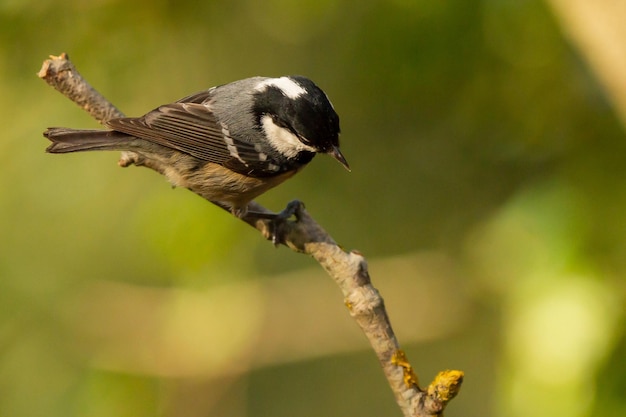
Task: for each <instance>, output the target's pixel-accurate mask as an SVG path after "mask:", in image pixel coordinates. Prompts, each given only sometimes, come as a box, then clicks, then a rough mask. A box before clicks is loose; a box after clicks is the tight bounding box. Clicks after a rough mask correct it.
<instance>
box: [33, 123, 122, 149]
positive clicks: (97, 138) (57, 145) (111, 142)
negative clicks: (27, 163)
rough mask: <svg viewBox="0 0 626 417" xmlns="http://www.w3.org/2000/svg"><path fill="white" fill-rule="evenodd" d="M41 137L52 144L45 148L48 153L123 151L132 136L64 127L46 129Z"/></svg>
mask: <svg viewBox="0 0 626 417" xmlns="http://www.w3.org/2000/svg"><path fill="white" fill-rule="evenodd" d="M43 135H44V136H45V137H47V138H48V139H49V140H50V141H51V142H52V144H51V145H50V146H48V148H46V152H49V153H68V152H81V151H105V150H109V151H123V150H126V149H128V146H129V144H130V142H131V141H132V140H133V139H134V137H133V136H130V135H127V134H125V133H121V132H116V131H114V130H81V129H68V128H64V127H51V128H48V130H46V131H45V132H43Z"/></svg>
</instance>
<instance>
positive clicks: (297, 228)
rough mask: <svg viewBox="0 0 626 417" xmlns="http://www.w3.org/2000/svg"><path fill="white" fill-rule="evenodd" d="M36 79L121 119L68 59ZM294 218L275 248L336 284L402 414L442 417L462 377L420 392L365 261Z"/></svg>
mask: <svg viewBox="0 0 626 417" xmlns="http://www.w3.org/2000/svg"><path fill="white" fill-rule="evenodd" d="M38 75H39V77H40V78H42V79H44V80H45V81H46V82H47V83H48V84H50V85H52V86H53V87H54V88H55V89H57V90H58V91H59V92H61V93H62V94H63V95H65V96H66V97H67V98H69V99H70V100H72V101H74V102H75V103H77V104H78V105H79V106H81V107H82V108H83V109H84V110H86V111H87V112H89V114H90V115H91V116H92V117H94V118H95V119H96V120H98V121H99V122H104V121H106V120H108V119H110V118H113V117H121V116H123V114H122V113H121V112H120V111H119V110H118V109H117V108H115V106H113V105H112V104H111V103H109V102H108V101H107V100H106V99H105V98H104V97H103V96H102V95H101V94H99V93H98V92H97V91H96V90H94V89H93V88H92V87H91V86H90V85H89V84H88V83H87V82H86V81H85V80H84V79H83V78H82V76H81V75H80V74H79V73H78V71H77V70H76V68H75V67H74V65H73V64H72V63H71V62H70V61H69V58H68V56H67V55H66V54H61V55H60V56H58V57H55V56H51V57H50V59H48V60H46V61H45V62H44V64H43V67H42V69H41V71H40V72H39V74H38ZM137 162H140V163H141V165H143V166H147V167H149V168H152V169H154V170H155V171H157V172H163V167H162V166H160V165H159V163H158V162H156V161H146V160H143V159H141V160H138V159H137V155H136V154H133V153H128V152H126V153H123V154H122V159H121V160H120V165H122V166H127V165H130V164H133V163H134V164H137ZM249 210H250V211H252V212H256V213H258V212H265V213H271V212H270V211H269V210H267V209H266V208H264V207H262V206H260V205H259V204H257V203H255V202H252V203H250V205H249ZM295 218H296V219H295V221H289V222H286V223H284V224H282V226H281V227H280V229H279V230H277V231H274V232H275V233H276V234H277V235H278V241H279V243H282V244H284V245H285V246H287V247H289V248H291V249H292V250H294V251H296V252H300V253H305V254H308V255H311V256H312V257H313V258H315V260H316V261H317V262H319V264H320V265H321V266H322V267H323V268H324V269H325V270H326V272H328V274H329V275H330V276H331V277H332V278H333V279H334V280H335V282H336V283H337V285H339V288H340V289H341V291H342V293H343V296H344V300H345V304H346V306H347V307H348V310H349V311H350V315H351V316H352V317H353V318H354V319H355V321H356V322H357V323H358V325H359V326H360V327H361V329H362V330H363V332H364V333H365V335H366V336H367V338H368V339H369V341H370V344H371V345H372V348H373V349H374V351H375V352H376V355H377V357H378V360H379V361H380V364H381V366H382V368H383V371H384V373H385V376H386V377H387V380H388V381H389V385H390V386H391V389H392V390H393V393H394V395H395V398H396V401H397V403H398V405H399V406H400V408H401V409H402V412H403V414H404V415H405V416H406V417H416V416H420V417H424V416H438V415H441V414H442V412H443V410H444V408H445V406H446V404H447V403H448V402H449V401H450V400H451V399H452V398H454V396H455V395H456V394H457V393H458V391H459V389H460V386H461V383H462V381H463V373H462V372H461V371H444V372H440V373H439V375H437V377H436V378H435V380H434V381H433V382H432V383H431V384H430V385H429V386H428V387H427V388H426V389H421V388H420V387H419V385H418V380H417V376H416V375H415V372H414V371H413V367H412V366H411V364H410V363H409V361H408V359H407V358H406V355H405V354H404V352H403V351H402V350H401V349H400V345H399V343H398V341H397V339H396V337H395V335H394V332H393V330H392V328H391V323H390V322H389V318H388V316H387V312H386V311H385V306H384V303H383V299H382V297H381V296H380V293H379V292H378V290H376V288H374V286H373V285H372V283H371V281H370V277H369V273H368V270H367V262H366V261H365V258H364V257H363V256H362V255H361V254H360V253H359V252H357V251H351V252H346V251H344V250H343V249H342V248H341V247H340V246H338V245H337V243H335V241H334V240H333V238H332V237H331V236H330V235H329V234H328V233H327V232H326V231H325V230H324V229H323V228H322V227H321V226H320V225H319V224H318V223H317V222H315V220H314V219H313V218H312V217H311V216H310V215H309V214H308V213H307V211H306V210H305V209H304V207H303V206H302V205H301V204H300V205H297V206H296V210H295ZM243 220H244V221H245V222H246V223H248V224H250V225H251V226H253V227H255V228H256V229H258V230H259V231H260V232H261V233H262V234H263V235H264V236H265V237H266V238H269V236H270V227H269V223H268V221H266V220H260V219H258V217H255V218H244V219H243Z"/></svg>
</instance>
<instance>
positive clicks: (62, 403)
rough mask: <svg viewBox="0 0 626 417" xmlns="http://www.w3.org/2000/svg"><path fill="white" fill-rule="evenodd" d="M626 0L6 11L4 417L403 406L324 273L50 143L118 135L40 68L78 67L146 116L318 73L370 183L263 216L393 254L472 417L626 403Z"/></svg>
mask: <svg viewBox="0 0 626 417" xmlns="http://www.w3.org/2000/svg"><path fill="white" fill-rule="evenodd" d="M618 4H622V3H621V2H620V1H608V0H607V1H603V2H588V4H587V6H584V2H581V1H580V0H576V1H574V0H572V1H571V2H569V3H568V2H566V1H565V2H564V1H561V0H550V1H540V0H527V1H524V0H517V1H516V0H480V1H465V0H445V1H444V0H438V1H432V0H431V1H427V0H387V1H377V0H360V1H350V0H342V1H332V0H303V1H298V2H296V1H287V0H265V1H263V2H260V1H256V0H232V1H204V2H195V1H183V0H177V1H172V0H170V1H168V0H150V1H147V0H142V1H135V2H123V1H119V0H94V1H89V2H86V1H82V0H69V1H55V0H0V53H1V58H0V111H1V114H2V118H1V119H2V121H3V123H2V134H1V135H2V140H1V141H0V164H1V165H0V166H1V167H2V168H1V169H0V172H2V175H0V188H1V189H2V192H1V193H0V236H1V238H0V417H5V416H7V417H8V416H23V417H28V416H42V415H45V416H49V417H53V416H63V417H67V416H86V415H88V416H96V417H98V416H115V417H123V416H133V417H138V416H155V415H158V416H167V417H170V416H181V417H182V416H184V417H196V416H273V417H277V416H319V415H323V416H345V415H359V416H381V415H385V416H399V415H401V414H400V411H399V410H398V408H397V406H396V405H395V403H394V399H393V397H392V395H391V392H390V391H389V389H388V387H387V386H386V382H385V380H384V377H383V375H382V372H381V371H380V369H379V365H378V363H377V361H376V359H375V357H374V355H373V354H372V353H371V352H370V351H369V348H368V345H367V341H366V339H365V338H364V337H363V336H362V335H361V334H359V331H358V329H356V325H355V324H354V323H352V322H351V321H350V319H349V317H348V314H347V312H346V311H345V308H344V307H343V303H342V299H341V294H340V292H339V290H338V289H337V288H336V287H335V286H334V284H333V283H332V282H331V280H330V279H328V277H327V276H325V274H324V272H323V271H322V270H321V268H319V266H317V265H316V264H315V263H314V261H313V260H312V259H310V258H308V257H305V256H301V255H297V254H295V253H292V252H290V251H289V250H287V249H285V248H279V249H278V250H277V249H274V248H273V247H272V245H271V244H269V243H268V242H266V241H263V240H262V239H261V238H260V236H259V234H258V233H256V232H255V231H254V230H252V229H251V228H249V227H248V226H246V225H245V224H243V223H242V222H239V221H237V220H236V219H234V218H232V217H231V216H229V215H227V214H225V213H223V212H222V211H221V210H219V209H217V208H215V207H213V206H212V205H210V204H207V203H206V202H205V201H204V200H202V199H200V198H198V197H197V196H195V195H193V194H192V193H189V192H188V191H186V190H179V189H177V190H172V189H171V188H170V187H169V186H168V184H167V182H166V181H165V180H164V178H162V177H159V176H158V175H157V174H155V173H154V172H152V171H150V170H147V169H139V168H134V167H133V168H128V169H120V168H118V167H117V165H116V161H117V157H118V155H117V154H116V153H89V154H73V155H64V156H54V155H47V154H45V153H44V149H45V147H46V146H47V144H46V140H45V139H44V138H43V137H42V136H41V132H42V131H43V130H44V129H45V128H46V127H48V126H71V127H85V128H91V127H97V125H96V123H95V122H94V121H93V120H91V119H90V118H89V116H87V115H86V114H85V113H83V112H82V111H81V110H80V109H79V108H78V107H76V106H75V105H74V104H72V103H71V102H70V101H68V100H67V99H66V98H64V97H62V96H61V95H60V94H58V93H57V92H55V91H54V90H52V89H51V88H49V87H48V86H47V85H46V84H45V83H44V82H42V81H41V80H39V79H37V77H36V75H35V73H36V72H37V71H38V69H39V68H40V65H41V62H42V61H43V60H44V59H45V58H46V57H47V56H48V55H49V54H59V53H61V52H67V53H69V55H70V57H71V58H72V60H73V61H74V63H75V64H76V65H77V67H78V69H79V70H80V71H81V73H82V74H83V75H84V76H85V77H86V78H87V79H88V80H89V81H90V82H91V83H92V85H94V86H95V87H96V88H97V89H98V90H99V91H101V92H102V93H103V94H104V95H105V96H106V97H107V98H109V99H110V100H111V101H112V102H113V103H114V104H116V105H117V106H118V107H119V108H120V109H121V110H122V111H124V112H125V113H126V114H128V115H141V114H143V113H145V112H147V111H148V110H151V109H152V108H154V107H156V106H158V105H159V104H162V103H167V102H171V101H173V100H176V99H179V98H181V97H183V96H185V95H187V94H189V93H192V92H195V91H198V90H201V89H205V88H208V87H210V86H213V85H217V84H221V83H226V82H229V81H233V80H236V79H240V78H244V77H248V76H253V75H269V76H279V75H284V74H303V75H307V76H309V77H310V78H312V79H313V80H315V81H316V82H317V83H318V84H319V85H320V86H321V87H322V88H323V89H324V90H325V91H326V92H327V93H328V94H329V96H330V97H331V99H332V101H333V104H334V105H335V107H336V109H337V110H338V112H339V114H340V116H341V123H342V137H341V140H342V149H343V151H344V154H345V155H346V157H347V159H348V161H349V162H350V164H351V166H352V173H350V174H348V173H347V172H345V170H344V169H343V168H341V166H339V165H338V164H337V163H336V162H334V161H332V160H331V159H330V158H327V157H323V156H320V157H318V158H316V159H315V160H314V162H313V163H312V164H311V165H310V166H309V167H307V169H305V170H304V171H303V172H302V173H300V174H299V175H298V176H297V177H295V178H294V179H292V180H290V181H289V182H287V183H285V184H284V185H283V186H281V187H280V188H278V189H275V190H273V191H271V192H269V193H267V194H266V195H264V196H263V197H262V198H261V199H260V202H261V203H262V204H264V205H266V206H267V207H269V208H271V209H274V210H279V209H281V208H282V207H284V205H285V204H286V203H287V202H288V201H290V200H291V199H294V198H299V199H302V200H303V201H305V203H306V204H307V208H308V209H309V211H310V213H311V214H312V215H313V216H314V217H315V218H316V219H317V220H318V221H319V222H320V223H321V224H322V225H324V227H325V228H326V229H327V230H328V231H329V232H330V233H331V235H333V236H334V237H335V239H337V240H338V241H339V242H340V243H341V244H342V245H343V246H345V247H346V248H356V249H359V250H361V251H362V252H363V253H364V254H365V255H366V256H367V258H368V260H369V262H370V269H371V271H370V272H371V274H372V278H373V281H374V285H375V286H376V287H377V288H379V290H380V291H381V292H382V294H383V296H384V297H385V301H386V305H387V307H388V310H389V314H390V316H391V319H392V322H393V324H394V327H395V329H396V332H397V334H398V337H399V338H400V342H401V343H402V344H403V347H404V348H405V350H406V351H407V354H408V356H409V359H410V360H411V361H412V364H413V366H414V367H415V369H416V371H417V373H418V376H419V378H420V381H421V383H422V385H426V384H427V383H428V381H429V380H430V378H432V377H433V376H434V375H435V374H436V372H438V371H439V370H443V369H447V368H456V369H462V370H464V371H465V372H466V379H465V384H464V386H463V389H462V391H461V393H460V395H459V397H458V398H457V399H455V400H454V401H453V402H452V403H451V405H450V407H449V408H448V410H447V412H446V416H448V417H454V416H500V417H502V416H529V415H532V416H554V415H558V416H561V417H569V416H594V415H598V416H600V415H602V416H623V415H625V413H626V397H625V396H624V392H626V338H625V334H624V296H625V290H626V286H625V285H624V282H625V281H624V274H625V273H626V163H625V161H626V141H625V140H624V139H625V138H624V129H623V128H624V126H623V124H622V123H621V122H620V120H626V117H625V116H624V114H622V113H620V111H619V110H616V109H619V108H622V109H623V108H624V107H623V106H621V105H620V103H623V102H624V99H626V95H625V94H624V91H620V89H619V86H620V85H621V84H620V77H619V75H620V74H621V75H622V77H621V78H625V77H624V76H623V74H624V73H626V68H625V67H624V66H620V64H624V62H621V61H620V59H621V56H626V55H625V54H624V50H625V47H624V44H623V39H625V37H624V36H622V37H619V36H610V33H611V30H615V31H618V30H619V29H620V28H618V27H616V25H615V22H623V21H624V18H626V10H624V7H623V6H619V5H618ZM585 7H586V8H587V9H585ZM590 9H592V11H594V12H603V13H604V14H602V13H600V14H601V15H602V16H604V18H605V19H606V20H602V19H600V18H599V17H598V15H597V14H594V13H590V12H589V10H590ZM586 12H587V13H586ZM620 13H621V14H620ZM576 17H577V18H576ZM620 17H621V18H622V19H621V20H620ZM619 25H621V23H619V24H618V26H619ZM590 28H591V29H590ZM594 31H595V32H594ZM603 31H604V32H603ZM607 32H608V33H609V36H608V37H606V38H605V41H599V40H601V38H599V37H598V36H594V34H598V33H604V34H605V35H606V33H607ZM613 33H618V32H613ZM622 34H624V33H623V32H622ZM607 39H608V40H607ZM620 40H621V41H622V42H621V45H620ZM611 41H613V42H615V41H617V44H616V43H611ZM616 45H617V46H616ZM620 48H621V49H620ZM607 68H608V69H607ZM611 69H613V70H615V71H611ZM620 71H621V72H620ZM616 75H617V77H616ZM625 79H626V78H625ZM621 83H622V84H623V81H621ZM620 106H621V107H620Z"/></svg>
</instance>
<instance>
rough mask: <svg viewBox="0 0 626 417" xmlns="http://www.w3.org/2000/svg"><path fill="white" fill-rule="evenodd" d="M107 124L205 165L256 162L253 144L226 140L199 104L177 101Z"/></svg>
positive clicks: (202, 105)
mask: <svg viewBox="0 0 626 417" xmlns="http://www.w3.org/2000/svg"><path fill="white" fill-rule="evenodd" d="M204 95H206V93H205V94H204ZM196 96H198V97H196ZM188 99H190V100H193V101H201V100H205V99H206V97H204V96H202V95H194V96H189V98H188ZM183 100H185V99H183ZM107 125H108V126H109V127H110V128H112V129H114V130H117V131H119V132H123V133H126V134H129V135H132V136H135V137H138V138H141V139H144V140H147V141H150V142H153V143H156V144H159V145H162V146H165V147H168V148H173V149H176V150H179V151H181V152H185V153H187V154H189V155H192V156H194V157H196V158H198V159H201V160H203V161H207V162H213V163H217V164H224V163H226V162H228V161H229V160H231V159H233V158H234V159H238V158H241V159H242V160H244V161H245V156H250V157H251V158H252V159H251V160H256V159H258V152H257V151H256V150H255V148H254V144H251V143H247V142H244V141H242V140H238V139H237V138H232V137H227V136H226V133H225V132H226V130H225V126H223V125H222V124H221V123H220V121H219V120H218V119H217V117H216V116H215V114H214V113H213V112H212V111H211V110H210V108H209V107H207V106H206V105H204V104H200V103H198V102H191V103H189V102H183V101H178V102H176V103H173V104H167V105H164V106H161V107H159V108H157V109H155V110H153V111H151V112H150V113H148V114H146V115H145V116H143V117H138V118H130V117H126V118H120V119H113V120H110V121H109V122H107ZM226 140H228V141H229V142H231V143H230V145H231V149H232V147H233V146H234V149H236V152H235V153H233V152H231V149H229V146H228V145H229V143H227V142H226ZM242 165H245V164H242Z"/></svg>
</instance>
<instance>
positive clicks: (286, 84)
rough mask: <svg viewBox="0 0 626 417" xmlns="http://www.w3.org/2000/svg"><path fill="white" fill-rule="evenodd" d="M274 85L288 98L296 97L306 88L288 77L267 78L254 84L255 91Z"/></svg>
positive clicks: (303, 92)
mask: <svg viewBox="0 0 626 417" xmlns="http://www.w3.org/2000/svg"><path fill="white" fill-rule="evenodd" d="M270 86H271V87H276V88H278V89H279V90H280V91H282V92H283V94H284V95H286V96H287V97H289V98H290V99H296V98H298V97H300V96H302V95H304V94H306V90H305V89H304V88H302V86H300V84H298V83H296V82H295V81H294V80H292V79H291V78H289V77H280V78H269V79H267V80H264V81H261V82H260V83H259V84H257V86H256V90H257V91H265V90H266V89H267V87H270Z"/></svg>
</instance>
